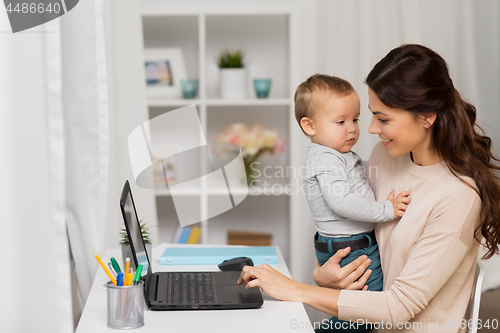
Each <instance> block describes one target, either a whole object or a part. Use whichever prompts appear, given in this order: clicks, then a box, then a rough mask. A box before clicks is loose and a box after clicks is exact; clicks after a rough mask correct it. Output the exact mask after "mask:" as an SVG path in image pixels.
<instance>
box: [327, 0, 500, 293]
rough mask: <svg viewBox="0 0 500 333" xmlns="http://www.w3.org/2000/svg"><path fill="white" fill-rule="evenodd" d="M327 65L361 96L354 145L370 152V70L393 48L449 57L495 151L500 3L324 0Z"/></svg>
mask: <svg viewBox="0 0 500 333" xmlns="http://www.w3.org/2000/svg"><path fill="white" fill-rule="evenodd" d="M323 5H324V11H323V13H325V14H324V15H325V16H324V17H323V22H324V30H323V31H322V39H323V41H324V45H325V53H324V54H325V58H324V61H325V72H326V73H330V74H332V75H337V76H341V77H344V78H346V79H347V80H349V81H350V82H351V83H353V85H354V88H355V89H356V90H357V92H358V94H359V96H360V99H361V118H360V131H361V134H360V139H359V142H358V144H356V147H355V149H354V150H355V151H356V152H358V153H359V154H360V155H361V156H362V157H363V158H364V159H368V157H369V156H370V152H371V150H372V148H373V146H374V145H375V144H376V143H377V142H378V141H379V139H378V137H377V136H375V135H370V134H369V133H368V125H369V123H370V120H371V114H370V112H369V110H368V108H367V104H368V97H367V87H366V85H364V84H363V81H364V80H365V78H366V76H367V75H368V73H369V71H370V70H371V69H372V68H373V66H374V65H375V63H377V62H378V61H379V60H380V59H382V57H384V56H385V55H386V54H387V53H388V52H389V51H390V50H391V49H393V48H395V47H397V46H399V45H401V44H403V43H419V44H423V45H426V46H428V47H430V48H431V49H433V50H435V51H436V52H438V53H439V54H441V56H443V58H444V59H445V60H446V61H447V63H448V66H449V70H450V74H451V78H452V80H453V82H454V84H455V87H456V88H457V90H458V91H459V92H460V93H461V94H462V96H463V97H464V98H465V99H466V100H468V101H469V102H471V103H472V104H474V105H475V106H476V108H477V112H478V124H479V125H480V126H481V127H482V128H483V129H484V130H485V131H486V132H487V134H488V135H489V136H490V137H491V138H492V139H493V141H494V143H493V145H494V148H495V151H496V156H500V112H498V108H499V105H500V94H499V92H500V38H499V36H500V2H499V1H474V0H459V1H457V0H440V1H434V0H405V1H399V0H378V1H371V0H357V1H352V0H345V1H344V0H342V1H328V0H326V1H323ZM485 266H487V271H486V276H485V283H484V289H489V288H494V287H500V268H499V267H500V256H495V257H494V258H492V259H490V260H488V261H486V262H485Z"/></svg>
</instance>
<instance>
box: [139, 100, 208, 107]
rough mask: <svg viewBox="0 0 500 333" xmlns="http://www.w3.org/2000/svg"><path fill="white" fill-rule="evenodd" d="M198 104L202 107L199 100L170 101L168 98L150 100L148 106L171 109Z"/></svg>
mask: <svg viewBox="0 0 500 333" xmlns="http://www.w3.org/2000/svg"><path fill="white" fill-rule="evenodd" d="M191 104H196V105H200V100H199V99H168V98H148V106H150V107H169V106H178V107H183V106H186V105H191Z"/></svg>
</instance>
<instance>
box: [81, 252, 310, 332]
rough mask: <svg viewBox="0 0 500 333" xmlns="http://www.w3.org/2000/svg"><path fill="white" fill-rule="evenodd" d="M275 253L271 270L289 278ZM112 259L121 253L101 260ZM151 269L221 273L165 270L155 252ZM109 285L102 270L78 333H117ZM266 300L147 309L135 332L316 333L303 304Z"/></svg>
mask: <svg viewBox="0 0 500 333" xmlns="http://www.w3.org/2000/svg"><path fill="white" fill-rule="evenodd" d="M276 250H277V253H278V264H276V265H271V266H272V267H274V268H276V269H277V270H278V271H280V272H281V273H283V274H285V275H287V276H290V273H289V271H288V268H287V267H286V264H285V261H284V259H283V256H282V254H281V251H280V250H279V248H276ZM111 257H115V258H116V259H117V260H118V258H121V253H120V251H119V250H118V249H116V250H107V251H106V252H105V253H104V255H103V256H102V257H101V258H102V260H103V261H104V262H105V263H106V262H108V261H109V258H111ZM152 268H153V272H158V271H218V270H219V269H218V267H217V266H216V265H204V266H201V265H200V266H193V265H183V266H162V265H159V264H158V259H157V257H156V256H155V251H154V253H153V264H152ZM107 281H109V278H108V277H107V275H106V274H105V273H104V271H103V269H102V268H101V267H99V270H98V271H97V274H96V277H95V279H94V283H93V285H92V289H91V291H90V295H89V298H88V300H87V304H86V305H85V308H84V310H83V313H82V316H81V318H80V322H79V323H78V327H77V329H76V333H101V332H103V333H104V332H107V333H110V332H113V333H116V332H117V330H115V329H111V328H108V327H107V325H106V324H107V318H106V289H105V288H104V287H103V286H104V284H105V283H106V282H107ZM263 297H264V304H263V305H262V307H261V308H259V309H247V310H193V311H149V310H148V309H147V308H145V310H144V326H143V327H141V328H138V329H135V330H134V332H135V331H136V332H142V333H145V332H155V333H156V332H172V333H176V332H186V333H189V332H241V333H244V332H248V333H265V332H313V329H312V328H311V324H310V321H309V318H308V317H307V314H306V311H305V309H304V306H303V305H302V303H293V302H281V301H276V300H275V299H273V298H271V297H270V296H268V295H266V294H264V293H263Z"/></svg>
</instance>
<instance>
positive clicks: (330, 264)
mask: <svg viewBox="0 0 500 333" xmlns="http://www.w3.org/2000/svg"><path fill="white" fill-rule="evenodd" d="M349 252H351V248H349V247H347V248H345V249H342V250H338V251H337V252H336V253H335V254H334V255H333V256H332V257H331V258H330V259H328V261H327V262H326V263H324V265H323V266H320V265H319V264H318V266H316V268H315V269H314V272H313V278H314V281H315V282H316V284H317V285H318V286H320V287H326V288H332V289H353V290H368V286H367V285H365V284H366V281H368V278H369V277H370V275H371V274H372V271H371V270H370V269H369V270H366V269H367V268H368V266H369V265H370V263H371V260H370V259H368V257H367V256H365V255H363V256H361V257H358V258H357V259H356V260H354V261H353V262H351V263H349V264H347V265H345V266H344V267H340V260H342V258H344V257H345V256H347V255H348V254H349ZM365 271H366V272H365ZM363 273H364V274H363Z"/></svg>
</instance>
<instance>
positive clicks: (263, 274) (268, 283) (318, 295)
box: [238, 250, 371, 316]
mask: <svg viewBox="0 0 500 333" xmlns="http://www.w3.org/2000/svg"><path fill="white" fill-rule="evenodd" d="M341 251H344V252H343V253H342V252H341ZM339 252H341V253H339ZM344 253H345V254H344ZM347 253H349V250H348V251H345V250H340V251H338V253H336V254H335V256H337V257H336V259H335V260H333V261H331V259H330V260H329V261H328V262H327V263H325V265H327V264H328V263H330V265H331V268H329V270H328V271H327V270H325V271H322V273H321V274H325V275H321V276H322V277H324V278H325V279H327V278H328V277H327V275H326V274H329V273H330V272H334V274H335V280H336V281H337V283H338V284H340V285H345V286H346V288H345V289H351V290H357V289H362V288H363V289H365V290H366V287H365V284H366V281H367V280H368V277H369V276H370V273H371V272H370V273H368V274H366V273H365V274H364V275H363V276H361V278H359V276H360V275H361V274H363V272H364V271H365V269H366V267H368V265H369V260H366V256H363V257H364V258H363V257H359V258H358V259H356V260H355V261H354V262H356V263H355V264H354V265H351V266H350V267H347V266H348V265H346V266H344V267H343V268H340V266H338V268H339V270H338V271H340V273H337V270H335V269H333V266H334V265H336V264H335V261H336V260H337V259H338V258H340V259H342V258H343V257H344V256H345V255H347ZM340 259H339V260H338V261H339V262H340ZM354 262H353V263H354ZM367 262H368V263H367ZM325 265H324V266H325ZM353 268H354V271H352V269H353ZM358 269H359V270H358ZM344 275H345V276H344ZM342 276H344V277H342ZM358 278H359V280H358ZM356 280H357V281H356ZM243 282H245V283H246V284H247V288H252V287H260V288H261V289H262V291H264V292H265V293H266V294H268V295H269V296H271V297H274V298H276V299H279V300H283V301H291V302H302V303H304V304H307V305H309V306H311V307H313V308H315V309H317V310H320V311H323V312H326V313H329V314H331V315H333V316H337V313H338V307H337V300H338V297H339V294H340V290H336V289H331V288H325V287H317V286H311V285H308V284H304V283H300V282H297V281H294V280H292V279H290V278H288V277H286V276H284V275H283V274H281V273H280V272H278V271H276V270H275V269H273V268H272V267H271V266H269V265H261V266H256V267H251V266H245V267H243V270H242V271H241V276H240V278H239V279H238V284H241V283H243Z"/></svg>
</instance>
